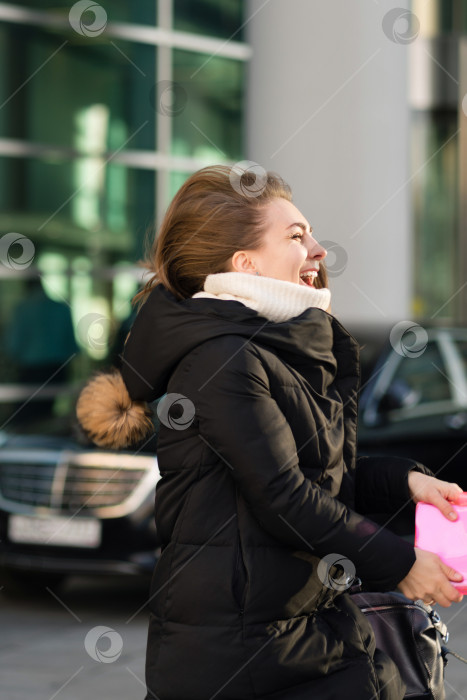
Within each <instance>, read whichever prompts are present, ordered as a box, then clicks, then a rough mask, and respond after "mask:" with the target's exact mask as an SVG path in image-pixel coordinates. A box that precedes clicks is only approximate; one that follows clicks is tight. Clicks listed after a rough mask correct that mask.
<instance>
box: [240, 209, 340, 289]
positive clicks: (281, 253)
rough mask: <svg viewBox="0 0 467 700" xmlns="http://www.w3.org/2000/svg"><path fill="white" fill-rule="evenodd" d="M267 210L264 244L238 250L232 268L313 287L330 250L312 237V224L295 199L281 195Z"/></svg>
mask: <svg viewBox="0 0 467 700" xmlns="http://www.w3.org/2000/svg"><path fill="white" fill-rule="evenodd" d="M265 214H266V228H265V232H264V235H263V240H262V244H261V246H260V247H259V248H257V249H256V250H241V251H237V252H236V253H235V254H234V255H233V256H232V261H231V266H232V270H233V271H236V272H248V273H251V274H253V275H254V274H256V273H257V272H259V274H260V275H262V276H263V277H273V278H274V279H278V280H284V281H286V282H295V283H296V284H301V285H305V286H309V287H312V286H313V281H314V279H315V277H316V276H317V274H318V270H319V264H320V262H321V260H323V258H325V257H326V255H327V251H326V250H325V249H324V248H323V247H322V246H320V244H319V243H318V242H317V241H315V239H314V238H313V235H312V229H311V227H310V224H309V223H308V222H307V220H306V219H305V217H304V216H303V214H301V213H300V211H299V210H298V209H297V207H296V206H294V205H293V204H292V202H289V201H287V200H286V199H282V198H276V199H273V200H271V201H270V202H268V204H266V206H265Z"/></svg>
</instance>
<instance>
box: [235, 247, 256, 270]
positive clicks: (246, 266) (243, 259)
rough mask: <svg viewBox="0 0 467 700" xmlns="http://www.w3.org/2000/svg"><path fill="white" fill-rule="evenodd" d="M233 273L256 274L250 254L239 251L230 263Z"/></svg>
mask: <svg viewBox="0 0 467 700" xmlns="http://www.w3.org/2000/svg"><path fill="white" fill-rule="evenodd" d="M230 264H231V267H232V272H249V273H250V274H253V275H254V274H255V272H256V267H255V264H254V262H253V261H252V260H251V258H250V256H249V255H248V253H247V252H246V251H244V250H237V251H236V252H235V253H234V254H233V255H232V259H231V261H230Z"/></svg>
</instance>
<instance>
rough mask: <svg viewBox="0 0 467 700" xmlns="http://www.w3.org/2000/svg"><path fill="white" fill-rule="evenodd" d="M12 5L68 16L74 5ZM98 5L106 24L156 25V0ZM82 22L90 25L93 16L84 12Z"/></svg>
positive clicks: (35, 0)
mask: <svg viewBox="0 0 467 700" xmlns="http://www.w3.org/2000/svg"><path fill="white" fill-rule="evenodd" d="M14 4H15V5H20V6H21V7H24V8H29V9H31V10H44V11H47V12H53V13H54V14H61V15H65V16H68V15H69V13H70V9H71V8H72V7H73V4H74V3H73V2H68V1H67V0H54V2H53V3H50V2H47V0H15V2H14ZM95 4H97V3H95ZM99 5H100V6H101V7H102V8H103V9H104V10H105V14H106V16H107V21H108V22H130V23H133V22H134V23H135V24H149V25H155V24H156V18H157V0H131V2H128V0H108V1H106V0H103V2H100V3H99ZM82 21H83V22H84V24H85V25H86V24H88V25H91V24H92V23H93V22H94V21H95V15H94V14H93V13H92V12H90V11H88V12H84V13H83V15H82Z"/></svg>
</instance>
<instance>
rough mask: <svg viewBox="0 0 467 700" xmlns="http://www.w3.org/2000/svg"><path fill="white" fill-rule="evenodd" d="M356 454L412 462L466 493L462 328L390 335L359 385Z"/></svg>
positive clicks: (466, 381) (466, 334)
mask: <svg viewBox="0 0 467 700" xmlns="http://www.w3.org/2000/svg"><path fill="white" fill-rule="evenodd" d="M411 332H412V334H413V336H414V337H413V342H412V343H410V342H409V341H408V337H409V336H410V335H411ZM402 336H405V337H404V338H403V337H402ZM358 450H359V453H360V454H362V455H363V454H367V455H374V454H386V455H388V454H389V455H391V454H392V455H399V456H403V457H411V458H414V459H416V460H418V461H420V462H422V463H423V464H425V465H426V466H428V467H430V469H432V470H433V472H435V474H436V475H437V476H438V478H440V479H444V480H447V481H455V482H457V483H458V484H459V485H460V486H461V487H462V488H463V489H464V490H467V329H466V328H431V329H430V328H428V329H425V328H422V327H421V326H418V325H417V324H412V327H410V325H409V324H407V325H406V326H405V328H404V327H402V325H401V328H399V329H396V332H395V333H392V337H391V341H390V342H388V344H387V346H386V348H385V349H384V350H383V352H382V353H381V355H380V356H379V359H378V361H377V363H376V365H375V366H374V368H373V371H372V372H371V374H370V377H369V379H366V381H365V382H364V384H363V386H362V390H361V395H360V401H359V429H358Z"/></svg>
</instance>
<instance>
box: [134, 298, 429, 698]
mask: <svg viewBox="0 0 467 700" xmlns="http://www.w3.org/2000/svg"><path fill="white" fill-rule="evenodd" d="M121 372H122V375H123V379H124V382H125V385H126V387H127V388H128V391H129V393H130V396H131V397H132V398H133V399H140V400H153V399H155V398H157V397H160V396H162V395H163V394H164V393H165V392H167V394H168V396H167V397H166V398H165V399H163V400H162V401H161V403H160V405H159V416H160V419H161V427H160V434H159V441H158V461H159V468H160V471H161V475H162V478H161V480H160V481H159V483H158V485H157V490H156V504H155V514H156V526H157V532H158V536H159V538H160V541H161V543H162V553H161V557H160V559H159V560H158V562H157V564H156V568H155V572H154V577H153V580H152V588H151V595H150V603H149V608H150V626H149V638H148V647H147V664H146V680H147V686H148V694H147V700H150V698H154V697H157V698H158V699H159V700H209V699H214V698H218V699H219V700H221V699H223V700H250V699H251V700H253V699H259V698H264V699H266V698H267V699H268V700H312V699H313V700H315V699H316V700H331V699H332V700H342V698H352V700H370V699H372V700H373V699H375V700H376V699H377V698H381V699H383V698H384V700H396V699H397V700H400V698H402V697H403V694H404V687H403V685H402V682H401V680H400V677H399V674H398V671H397V668H396V667H395V665H394V664H393V662H392V661H391V660H390V659H389V657H387V656H386V655H385V654H384V653H383V652H381V651H379V650H375V642H374V637H373V633H372V630H371V627H370V626H369V624H368V623H367V621H366V619H365V617H364V616H363V615H362V614H361V612H360V611H359V609H358V608H357V607H356V606H355V605H354V604H353V603H352V601H351V599H350V597H349V595H348V594H347V593H346V592H345V591H346V589H347V588H348V583H349V581H350V578H351V576H349V574H355V575H356V576H358V577H360V578H361V579H362V580H363V582H364V584H365V585H366V587H367V588H369V589H374V590H380V591H384V590H391V589H394V588H395V586H396V585H397V584H398V583H399V582H400V581H401V580H402V579H403V578H404V577H405V576H406V574H407V573H408V572H409V570H410V568H411V567H412V565H413V563H414V561H415V555H414V549H413V546H411V545H410V544H409V543H408V542H407V541H405V540H403V539H401V538H400V537H398V536H397V535H395V534H393V533H392V532H390V531H389V530H388V529H385V528H381V527H380V526H379V525H377V524H376V523H375V522H374V521H373V520H372V519H371V518H369V517H365V516H368V515H369V514H370V515H371V514H378V513H379V514H381V513H385V514H388V515H390V514H392V515H394V514H395V513H396V512H397V511H398V510H400V509H403V508H404V507H407V508H409V509H410V508H413V505H412V504H409V505H407V503H409V501H410V497H409V490H408V483H407V474H408V472H409V471H410V470H411V469H413V468H416V469H419V470H422V471H424V468H423V467H422V466H420V465H418V464H417V463H415V462H413V461H411V460H406V459H398V458H393V457H391V458H359V459H357V458H356V437H357V435H356V430H357V393H358V388H359V360H358V345H357V343H356V341H355V339H354V338H353V337H352V336H351V335H349V333H348V332H347V331H346V330H345V329H344V328H343V326H342V325H341V324H340V323H339V322H338V321H337V319H336V318H334V317H333V316H332V315H330V314H329V313H327V312H326V311H324V310H322V309H320V308H309V309H307V310H306V311H304V312H303V313H301V314H300V315H299V316H298V317H295V318H291V319H290V320H288V321H285V322H282V323H274V322H269V321H268V320H267V319H266V318H264V317H262V316H261V315H259V314H258V313H257V312H256V311H254V310H253V309H251V308H248V307H247V306H244V305H243V304H241V303H239V302H237V301H225V300H219V299H208V298H189V299H185V300H182V301H179V300H177V299H176V298H175V297H174V296H173V295H172V294H171V293H170V292H168V291H167V290H166V289H165V288H164V287H163V286H161V285H159V286H157V287H156V288H155V289H153V291H152V292H151V293H150V295H149V297H148V299H147V301H146V302H145V304H144V305H143V306H142V308H141V310H140V312H139V314H138V316H137V317H136V320H135V323H134V325H133V327H132V330H131V333H130V336H129V339H128V341H127V344H126V347H125V353H124V362H123V364H122V369H121ZM175 395H178V397H177V396H175ZM338 560H339V561H340V562H341V565H342V568H343V569H344V573H343V572H342V569H340V568H339V566H338V565H336V566H329V562H331V563H332V562H333V561H338ZM346 575H347V578H346Z"/></svg>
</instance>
